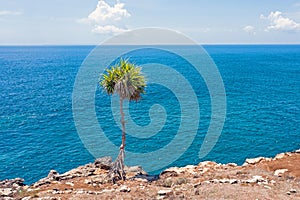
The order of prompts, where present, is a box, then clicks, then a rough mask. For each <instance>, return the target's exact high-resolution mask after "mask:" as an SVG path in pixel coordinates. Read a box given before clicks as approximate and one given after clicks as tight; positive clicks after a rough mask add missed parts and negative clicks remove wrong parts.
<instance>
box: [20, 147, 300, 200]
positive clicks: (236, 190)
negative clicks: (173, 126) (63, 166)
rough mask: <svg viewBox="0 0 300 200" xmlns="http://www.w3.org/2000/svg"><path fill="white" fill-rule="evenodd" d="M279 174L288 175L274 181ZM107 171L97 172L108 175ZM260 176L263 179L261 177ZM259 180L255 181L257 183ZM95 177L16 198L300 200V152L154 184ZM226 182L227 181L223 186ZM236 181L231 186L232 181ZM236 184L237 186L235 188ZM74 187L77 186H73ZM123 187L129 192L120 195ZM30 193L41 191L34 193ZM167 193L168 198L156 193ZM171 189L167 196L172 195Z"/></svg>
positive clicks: (181, 173) (191, 170)
mask: <svg viewBox="0 0 300 200" xmlns="http://www.w3.org/2000/svg"><path fill="white" fill-rule="evenodd" d="M278 169H287V170H288V171H287V172H286V173H284V174H282V175H280V176H275V175H274V172H275V171H276V170H278ZM107 172H108V171H107V170H97V172H96V173H95V176H96V175H97V174H98V175H99V174H103V173H104V174H105V173H107ZM256 176H259V177H260V178H257V177H256ZM255 177H256V178H257V181H251V179H253V178H255ZM93 178H94V176H89V177H78V178H73V179H70V180H64V181H53V182H52V183H51V184H48V185H43V186H40V187H39V188H38V190H37V191H31V192H23V193H21V194H18V195H17V196H15V199H21V198H23V197H27V196H30V197H31V199H41V200H42V199H53V200H54V199H62V200H67V199H74V200H80V199H85V200H88V199H91V200H92V199H95V200H96V199H253V200H255V199H270V200H273V199H293V200H297V199H299V200H300V153H286V154H284V155H283V156H282V158H274V159H263V160H261V161H260V162H258V163H255V164H253V165H252V164H248V165H244V166H235V165H231V164H227V165H222V164H217V163H214V162H204V163H199V165H197V166H194V167H193V166H189V167H185V168H176V169H174V170H172V169H169V170H167V171H165V172H164V173H162V174H161V176H160V178H159V179H158V180H156V181H153V182H148V181H147V180H145V179H141V178H140V179H134V178H133V179H128V180H126V181H119V182H117V184H114V185H113V184H111V183H105V184H95V185H92V184H88V183H87V181H86V180H93ZM222 180H227V182H226V181H225V182H224V183H222ZM229 180H230V181H232V182H228V181H229ZM233 180H236V181H237V182H236V183H234V181H233ZM73 184H74V185H73ZM122 186H126V187H127V188H130V191H129V190H128V191H127V192H124V191H120V188H121V187H122ZM31 189H37V188H32V187H31ZM160 190H167V191H166V193H167V194H158V192H159V191H160ZM168 190H169V191H168Z"/></svg>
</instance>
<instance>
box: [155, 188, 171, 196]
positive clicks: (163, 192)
mask: <svg viewBox="0 0 300 200" xmlns="http://www.w3.org/2000/svg"><path fill="white" fill-rule="evenodd" d="M172 193H173V190H171V189H167V190H159V191H158V192H157V194H158V195H160V196H162V195H169V194H172Z"/></svg>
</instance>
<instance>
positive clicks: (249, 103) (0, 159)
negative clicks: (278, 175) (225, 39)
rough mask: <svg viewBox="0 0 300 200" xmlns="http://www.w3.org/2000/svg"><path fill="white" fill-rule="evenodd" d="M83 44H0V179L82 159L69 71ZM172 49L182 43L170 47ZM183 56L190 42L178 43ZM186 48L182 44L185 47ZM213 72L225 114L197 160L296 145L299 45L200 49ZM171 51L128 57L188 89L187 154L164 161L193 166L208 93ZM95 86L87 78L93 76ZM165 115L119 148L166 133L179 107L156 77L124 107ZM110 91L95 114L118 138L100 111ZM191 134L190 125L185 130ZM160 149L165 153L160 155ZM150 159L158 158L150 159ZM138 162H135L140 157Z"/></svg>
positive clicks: (100, 96) (150, 142)
mask: <svg viewBox="0 0 300 200" xmlns="http://www.w3.org/2000/svg"><path fill="white" fill-rule="evenodd" d="M93 48H94V47H93V46H33V47H31V46H27V47H25V46H23V47H19V46H14V47H4V46H2V47H0V91H1V93H0V179H6V178H15V177H22V178H25V180H26V183H32V182H34V181H37V180H38V179H40V178H42V177H44V176H46V175H47V174H48V172H49V170H50V169H56V170H57V171H59V172H61V173H62V172H65V171H67V170H70V169H72V168H74V167H77V166H79V165H83V164H86V163H88V162H92V161H93V160H94V157H93V156H92V155H91V154H90V153H89V151H88V150H87V149H86V148H85V147H84V145H83V144H82V142H81V140H80V138H79V136H78V134H77V131H76V127H75V124H74V119H73V115H72V92H73V85H74V81H75V78H76V74H77V72H78V70H79V67H80V65H81V63H82V62H83V60H84V59H85V57H86V56H87V55H88V54H89V52H90V51H91V50H92V49H93ZM178 48H182V47H178ZM184 48H187V50H188V51H190V52H191V54H192V53H193V51H192V47H184ZM188 48H191V49H188ZM204 48H205V49H206V50H207V52H208V53H209V54H210V56H211V57H212V58H213V60H214V61H215V63H216V65H217V66H218V68H219V71H220V73H221V75H222V78H223V81H224V85H225V89H226V97H227V117H226V121H225V124H224V129H223V131H222V134H221V136H220V138H219V140H218V142H217V144H216V146H215V147H214V148H213V150H212V151H211V152H210V153H209V154H208V155H207V156H206V157H205V158H204V159H202V160H213V161H216V162H221V163H227V162H236V163H238V164H242V163H243V162H244V160H245V159H246V158H249V157H257V156H274V155H276V154H277V153H280V152H284V151H292V150H295V149H299V148H300V125H299V122H300V100H299V99H300V78H299V77H300V45H269V46H267V45H256V46H244V45H237V46H235V45H228V46H226V45H221V46H217V45H212V46H205V47H204ZM169 56H171V55H168V54H162V53H158V52H156V51H153V52H151V51H148V52H147V53H145V52H143V51H141V52H136V53H135V54H133V55H131V58H130V59H132V60H134V62H135V63H137V64H143V63H144V62H146V60H147V58H153V57H155V59H156V61H157V62H159V63H164V62H166V61H168V63H167V64H169V65H170V66H172V67H173V68H174V69H176V70H178V71H180V73H181V74H183V75H184V76H185V77H186V78H187V80H188V81H189V82H190V83H191V85H192V87H193V89H195V91H197V92H196V95H197V98H198V101H199V104H200V105H201V106H200V113H201V122H200V123H199V128H198V130H196V131H197V135H196V137H195V139H194V141H193V143H192V145H191V146H190V147H189V148H188V149H187V151H186V152H185V153H184V154H183V155H182V156H181V157H180V158H179V159H178V160H177V161H175V162H173V163H172V164H171V165H177V166H184V165H187V164H197V163H198V162H200V161H202V160H200V159H199V158H198V152H199V148H200V146H201V144H202V142H203V139H204V136H205V134H206V131H207V128H208V125H209V122H210V114H211V109H210V98H209V93H208V90H207V88H206V85H205V83H204V81H203V80H202V79H201V77H198V76H196V75H195V73H193V71H192V69H190V68H189V67H188V66H186V64H185V63H180V61H178V60H176V59H173V60H172V59H169V60H168V57H169ZM95 84H97V83H95ZM156 103H157V104H160V105H162V106H163V107H164V108H165V110H166V112H167V114H168V115H167V116H168V117H167V119H166V123H165V126H164V127H163V129H162V130H161V131H160V132H159V133H158V134H157V135H154V136H152V137H150V138H148V139H140V138H136V137H131V136H128V138H127V147H126V148H127V150H128V151H135V152H138V153H144V152H151V151H153V150H157V149H160V148H163V147H164V146H165V145H166V144H168V143H169V142H170V141H171V140H172V139H173V138H174V137H175V134H176V131H177V129H178V126H179V124H180V117H179V116H180V107H179V106H178V103H179V102H178V100H177V99H176V98H175V96H174V94H173V93H172V91H170V90H168V88H165V87H161V86H159V85H157V84H151V85H149V86H148V88H147V95H145V96H143V100H142V101H141V102H139V103H138V104H130V114H131V115H132V118H133V119H134V121H135V123H137V124H138V125H141V126H146V125H147V124H149V123H150V118H149V115H148V112H149V108H150V107H151V105H153V104H156ZM109 105H110V98H109V97H107V96H106V95H105V94H104V93H103V91H102V90H101V89H100V88H98V90H97V92H96V103H95V108H96V113H97V117H98V119H99V124H100V125H101V127H102V128H103V131H104V132H105V134H106V136H107V137H108V138H109V139H110V140H111V141H112V142H113V143H114V144H116V145H119V144H120V130H119V128H118V126H117V124H116V123H115V122H114V120H112V119H113V115H112V112H111V111H110V110H109V109H108V108H109ZM186 131H193V130H186ZM166 156H167V155H166ZM153 162H154V163H155V162H159V161H153ZM141 165H142V163H141Z"/></svg>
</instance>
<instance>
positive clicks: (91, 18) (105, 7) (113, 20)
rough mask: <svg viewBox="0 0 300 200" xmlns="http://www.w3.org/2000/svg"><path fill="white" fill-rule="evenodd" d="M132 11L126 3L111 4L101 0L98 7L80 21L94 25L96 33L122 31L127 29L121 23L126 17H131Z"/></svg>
mask: <svg viewBox="0 0 300 200" xmlns="http://www.w3.org/2000/svg"><path fill="white" fill-rule="evenodd" d="M130 16H131V15H130V13H129V12H128V11H127V10H126V9H125V4H124V3H120V2H119V1H118V2H117V3H116V4H115V5H113V6H110V5H109V4H108V3H106V2H105V1H104V0H99V1H98V4H97V7H96V9H95V10H94V11H93V12H91V13H90V14H89V15H88V17H87V18H83V19H81V20H79V21H80V22H84V23H89V24H92V25H94V27H95V28H94V29H93V30H92V32H94V33H113V34H115V33H121V32H124V31H126V29H123V28H120V27H119V25H120V24H121V21H122V20H123V19H124V18H128V17H130Z"/></svg>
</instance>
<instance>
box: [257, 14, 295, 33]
mask: <svg viewBox="0 0 300 200" xmlns="http://www.w3.org/2000/svg"><path fill="white" fill-rule="evenodd" d="M260 18H261V19H267V20H269V21H270V25H269V26H268V27H267V28H266V31H270V30H281V31H300V24H299V23H296V22H295V21H293V20H292V19H289V18H287V17H283V16H282V12H280V11H276V12H271V13H270V14H269V16H267V17H265V16H264V15H261V16H260Z"/></svg>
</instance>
